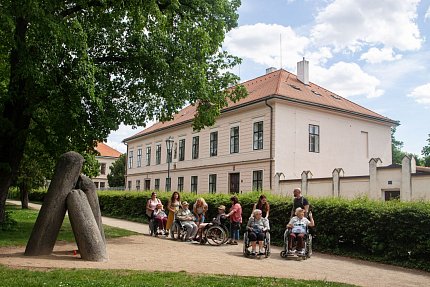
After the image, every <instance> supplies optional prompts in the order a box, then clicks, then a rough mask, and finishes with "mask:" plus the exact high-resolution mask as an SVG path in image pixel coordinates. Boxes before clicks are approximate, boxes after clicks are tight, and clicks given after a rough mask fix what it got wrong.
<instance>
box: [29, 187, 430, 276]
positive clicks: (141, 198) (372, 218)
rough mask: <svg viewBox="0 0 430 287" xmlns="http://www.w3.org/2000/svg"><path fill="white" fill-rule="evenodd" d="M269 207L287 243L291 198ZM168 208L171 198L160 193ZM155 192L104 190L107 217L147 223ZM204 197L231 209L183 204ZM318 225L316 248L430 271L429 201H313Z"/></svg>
mask: <svg viewBox="0 0 430 287" xmlns="http://www.w3.org/2000/svg"><path fill="white" fill-rule="evenodd" d="M45 192H46V191H45V190H38V191H34V192H31V193H30V200H31V201H34V200H36V201H41V200H43V195H44V193H45ZM265 194H266V196H267V199H268V202H269V203H270V217H269V219H270V226H271V239H272V243H273V244H278V245H282V244H283V242H282V241H283V233H284V230H285V225H286V223H287V221H288V219H289V215H290V213H291V208H292V198H289V197H284V196H277V195H272V194H270V193H268V192H266V193H265ZM157 195H158V198H159V199H160V200H161V201H162V202H163V204H164V206H166V205H167V201H168V199H169V198H170V196H171V193H168V192H161V191H159V192H157ZM259 195H260V194H259V193H256V192H251V193H245V194H239V195H238V198H239V202H240V203H241V205H242V208H243V225H242V228H243V227H244V226H245V224H246V222H247V219H248V217H249V216H250V214H251V211H252V207H253V204H254V203H255V202H256V201H257V199H258V197H259ZM150 196H151V192H150V191H149V192H148V191H146V192H141V191H140V192H136V191H134V192H133V191H100V192H99V201H100V208H101V211H102V213H103V215H107V216H113V217H119V218H127V219H132V220H138V221H145V220H146V218H145V206H146V201H147V200H148V199H149V198H150ZM200 196H201V197H204V198H205V200H206V202H207V204H208V206H209V211H208V214H207V218H208V219H211V218H213V217H215V216H216V213H217V207H218V206H219V205H221V204H223V205H225V206H226V207H227V208H229V207H230V206H231V203H230V197H231V195H228V194H201V195H195V194H191V193H181V200H186V201H188V202H189V203H190V205H192V204H193V203H194V202H195V201H196V199H197V198H198V197H200ZM309 201H310V202H311V204H312V207H313V214H314V219H315V224H316V236H315V238H314V242H313V243H314V250H318V251H321V252H328V253H334V254H341V255H345V254H347V255H352V256H354V257H361V258H364V259H370V260H376V261H381V262H388V263H391V264H396V265H402V266H406V267H412V268H418V269H423V270H426V271H430V203H429V202H399V201H389V202H384V201H374V200H369V199H367V198H358V199H354V200H346V199H340V198H309Z"/></svg>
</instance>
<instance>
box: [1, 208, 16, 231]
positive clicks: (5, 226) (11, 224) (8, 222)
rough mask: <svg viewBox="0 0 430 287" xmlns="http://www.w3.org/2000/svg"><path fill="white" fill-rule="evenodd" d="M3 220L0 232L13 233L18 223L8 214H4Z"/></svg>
mask: <svg viewBox="0 0 430 287" xmlns="http://www.w3.org/2000/svg"><path fill="white" fill-rule="evenodd" d="M5 215H6V216H5V220H4V221H3V222H1V223H0V230H2V231H3V232H5V231H15V230H16V229H17V225H18V222H17V221H16V220H15V219H13V218H12V217H11V216H10V214H9V212H6V213H5Z"/></svg>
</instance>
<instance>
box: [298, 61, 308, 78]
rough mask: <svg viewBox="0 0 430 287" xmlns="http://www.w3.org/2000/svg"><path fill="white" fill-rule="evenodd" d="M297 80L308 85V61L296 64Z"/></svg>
mask: <svg viewBox="0 0 430 287" xmlns="http://www.w3.org/2000/svg"><path fill="white" fill-rule="evenodd" d="M297 79H299V81H300V82H302V83H303V84H305V85H309V61H306V60H305V57H303V60H302V61H300V62H297Z"/></svg>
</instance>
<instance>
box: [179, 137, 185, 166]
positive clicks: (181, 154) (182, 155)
mask: <svg viewBox="0 0 430 287" xmlns="http://www.w3.org/2000/svg"><path fill="white" fill-rule="evenodd" d="M184 159H185V139H181V140H179V161H183V160H184Z"/></svg>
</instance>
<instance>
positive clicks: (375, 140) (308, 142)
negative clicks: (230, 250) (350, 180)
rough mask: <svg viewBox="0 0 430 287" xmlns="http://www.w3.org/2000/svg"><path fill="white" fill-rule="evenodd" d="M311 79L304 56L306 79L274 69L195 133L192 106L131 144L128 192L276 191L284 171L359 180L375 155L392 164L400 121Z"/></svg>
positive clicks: (293, 176) (301, 68) (287, 175)
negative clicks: (393, 142)
mask: <svg viewBox="0 0 430 287" xmlns="http://www.w3.org/2000/svg"><path fill="white" fill-rule="evenodd" d="M308 75H309V71H308V62H307V61H306V60H304V59H303V61H301V62H299V63H298V76H296V75H294V74H292V73H290V72H287V71H285V70H283V69H281V70H274V69H268V70H267V71H266V74H265V75H263V76H261V77H258V78H256V79H253V80H250V81H247V82H244V83H243V85H244V86H245V88H246V89H247V90H248V96H247V97H246V98H244V99H241V100H240V101H238V102H236V103H230V104H229V105H228V107H226V108H224V109H223V110H222V112H221V115H220V117H219V118H218V119H217V121H216V124H215V125H214V126H212V127H208V128H206V129H204V130H201V131H199V132H197V131H193V129H192V120H193V117H194V113H195V107H193V106H187V107H185V108H184V109H183V110H181V111H180V112H179V113H178V114H176V115H175V116H174V118H173V120H171V121H169V122H164V123H163V122H159V123H156V124H154V125H153V126H151V127H149V128H146V129H144V130H143V131H141V132H139V133H137V134H135V135H133V136H131V137H128V138H126V139H124V143H125V144H126V145H127V172H126V174H127V175H126V181H127V187H128V188H129V189H141V188H143V189H160V190H178V191H182V190H185V191H191V192H197V193H206V192H219V193H228V192H231V193H235V192H247V191H251V190H255V189H259V190H261V189H262V190H273V183H274V176H275V174H277V173H278V174H281V173H282V174H283V176H284V177H285V179H296V178H300V177H301V174H302V172H303V171H305V170H312V173H313V175H314V176H316V177H327V176H331V173H332V171H333V169H335V168H338V167H342V168H343V170H344V172H345V173H346V174H348V175H355V176H358V175H364V174H366V173H368V162H369V160H370V159H371V158H380V159H382V160H383V162H384V163H391V127H392V126H394V125H397V124H398V123H397V122H396V121H393V120H391V119H389V118H387V117H384V116H382V115H379V114H377V113H375V112H373V111H370V110H368V109H366V108H364V107H362V106H360V105H357V104H355V103H353V102H351V101H349V100H347V99H345V98H343V97H341V96H339V95H336V94H334V93H332V92H330V91H328V90H326V89H324V88H322V87H320V86H318V85H316V84H313V83H311V82H309V81H308ZM169 142H171V143H172V147H171V148H170V149H167V147H168V143H169ZM168 150H169V152H168ZM168 153H169V154H171V157H170V158H171V162H170V163H168V161H169V160H168V159H169V158H168V157H167V154H168ZM169 178H170V180H169Z"/></svg>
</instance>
